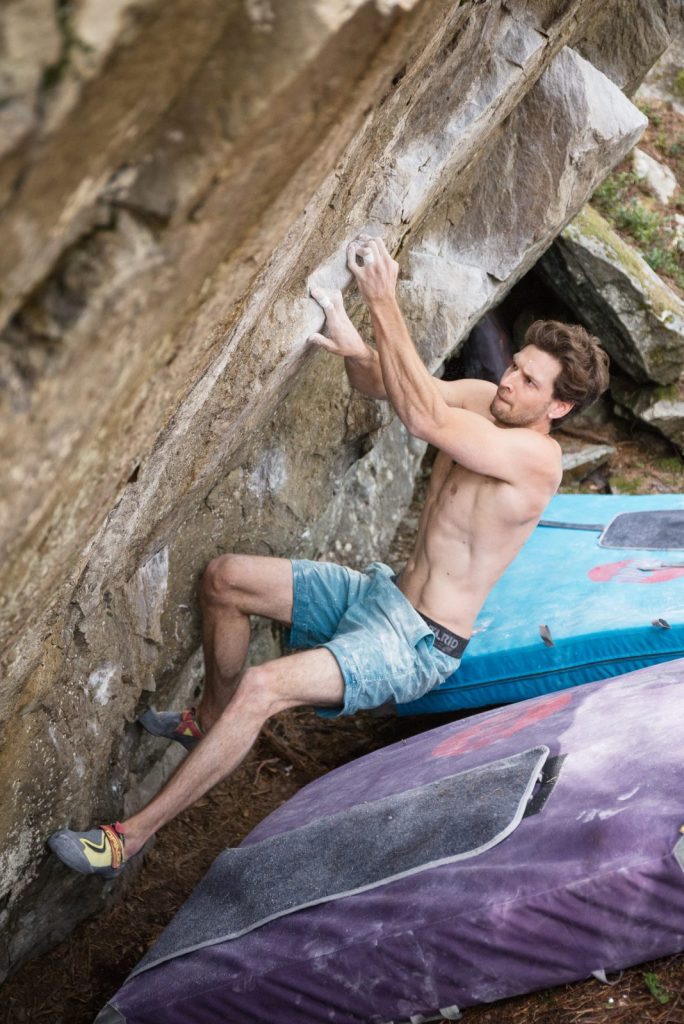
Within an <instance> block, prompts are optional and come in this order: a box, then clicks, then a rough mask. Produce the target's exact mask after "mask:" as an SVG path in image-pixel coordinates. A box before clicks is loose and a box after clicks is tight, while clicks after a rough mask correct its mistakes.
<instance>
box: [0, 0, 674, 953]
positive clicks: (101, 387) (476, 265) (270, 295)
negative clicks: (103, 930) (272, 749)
mask: <svg viewBox="0 0 684 1024" xmlns="http://www.w3.org/2000/svg"><path fill="white" fill-rule="evenodd" d="M29 7H31V10H32V18H33V21H32V25H33V26H34V27H33V28H32V30H31V31H30V32H29V31H28V30H27V27H26V26H27V21H26V17H27V13H26V12H27V11H28V8H29ZM59 10H60V11H62V13H63V15H64V16H63V18H62V20H61V21H56V20H55V9H54V8H53V7H52V6H51V5H49V4H47V3H43V2H42V0H31V3H30V4H26V3H23V0H22V3H21V4H20V3H19V2H18V0H15V2H14V3H10V4H9V5H6V6H5V7H4V8H3V10H2V11H1V12H0V25H1V27H2V32H0V37H2V38H3V39H6V40H7V39H9V40H10V44H9V47H8V52H7V53H6V54H5V55H4V57H3V63H2V77H0V82H1V83H2V88H3V89H4V90H5V92H4V98H5V99H6V101H7V102H6V103H4V104H3V105H2V107H1V108H0V116H2V117H4V118H6V123H7V125H8V129H7V136H6V138H7V139H9V141H8V142H7V144H6V149H5V152H4V157H3V161H2V163H1V164H0V196H1V197H2V198H1V201H2V203H3V213H4V218H5V224H4V229H3V238H4V239H6V244H3V247H2V250H1V251H0V264H1V266H0V273H1V274H2V277H3V283H2V294H1V300H0V311H1V315H2V318H3V321H2V322H3V323H4V324H5V329H4V334H3V336H2V340H0V372H2V376H3V384H4V387H3V389H2V391H0V401H1V402H2V406H1V407H0V408H1V411H0V415H2V417H3V420H4V422H3V427H4V430H3V445H2V449H1V450H0V466H1V469H2V471H3V479H4V480H5V481H7V482H9V486H8V487H6V488H5V489H4V492H3V494H2V496H1V498H0V530H1V537H2V559H0V575H1V577H2V580H1V584H2V585H1V586H0V595H1V596H0V602H1V603H2V604H1V606H2V614H3V621H2V635H1V637H0V651H1V652H2V679H3V687H2V692H1V693H0V717H1V719H2V727H3V739H4V743H3V748H2V753H1V754H0V791H1V792H2V794H3V822H4V825H5V833H4V835H3V837H2V839H1V841H0V864H1V870H0V879H1V880H2V883H1V884H2V890H1V892H0V899H1V900H2V902H0V921H1V923H2V929H3V932H2V940H1V941H2V944H1V945H0V966H1V967H2V970H3V971H7V970H10V969H11V968H12V967H13V966H15V965H16V964H17V963H18V962H20V961H21V959H22V958H25V957H26V956H27V955H29V954H30V953H31V952H35V951H37V950H38V949H39V948H41V947H44V946H45V945H46V944H49V943H51V942H54V941H56V940H57V939H58V938H59V937H60V935H61V934H63V932H64V930H66V929H67V928H68V927H70V925H71V923H72V922H73V920H74V919H75V918H76V917H78V916H82V915H83V914H85V913H87V912H90V911H92V910H93V909H95V908H96V907H97V906H98V905H100V902H101V898H102V887H101V886H100V884H99V883H98V882H97V881H96V880H83V879H74V878H73V877H70V876H68V874H67V873H66V872H65V871H62V870H61V868H60V867H59V866H58V865H55V863H54V862H52V861H51V860H49V859H48V858H47V857H46V855H45V852H44V841H45V838H46V836H47V835H48V834H49V833H50V832H51V831H53V830H54V829H55V828H58V827H61V826H63V825H65V824H69V825H71V826H72V827H85V826H86V825H88V824H90V823H91V822H92V821H93V820H111V819H112V818H116V817H117V816H119V815H120V814H121V813H122V810H123V809H124V807H125V811H126V813H130V812H131V811H132V810H133V809H134V808H135V806H138V805H139V802H140V801H141V800H143V799H146V798H147V797H148V796H149V792H150V787H149V785H147V784H146V783H145V776H146V773H147V772H149V771H150V768H151V762H152V756H153V754H152V745H151V744H149V743H147V742H146V741H141V737H140V735H139V730H138V728H137V727H136V726H134V725H133V724H132V723H133V720H134V718H135V714H136V710H137V709H139V708H140V707H141V706H142V705H144V704H146V703H148V702H149V700H150V698H149V692H150V691H154V690H156V691H157V692H156V695H155V698H154V699H155V701H156V702H157V703H158V705H159V706H166V705H170V704H172V703H173V702H175V700H177V699H184V698H185V697H186V696H187V695H188V693H190V692H191V691H192V689H193V687H194V686H195V685H196V684H197V682H198V680H199V677H200V675H201V660H200V659H199V658H198V654H197V644H198V612H197V603H196V597H195V587H196V582H197V580H198V578H199V576H200V574H201V572H202V569H203V567H204V565H205V564H206V562H207V561H208V560H209V559H210V558H211V557H213V556H214V555H216V554H218V553H220V552H223V551H229V550H237V551H251V552H255V553H262V554H278V555H287V556H291V555H306V556H310V557H317V556H326V557H327V556H329V555H330V553H332V554H333V555H334V556H335V557H341V558H344V560H346V561H348V562H350V563H351V564H363V563H364V562H365V561H367V560H369V559H370V558H377V557H382V555H383V553H384V550H385V549H386V547H387V545H388V543H389V540H390V539H391V536H392V534H393V532H394V529H395V526H396V523H397V521H398V519H399V517H400V515H401V512H402V511H403V509H404V508H405V507H406V505H407V504H408V501H409V499H410V495H411V492H412V489H413V481H414V476H415V472H416V468H417V465H418V463H419V461H420V457H421V454H422V446H421V445H420V444H419V443H417V442H415V441H414V440H412V439H410V438H408V437H407V435H406V432H405V431H404V429H403V427H402V426H401V424H399V423H397V422H396V421H395V420H393V418H392V416H391V415H390V410H388V409H387V408H386V407H384V408H383V407H382V406H381V405H379V404H378V403H374V402H371V401H368V400H366V399H364V398H362V397H361V396H359V395H357V394H352V393H351V392H350V389H349V386H348V384H347V382H346V378H345V376H344V372H343V368H342V366H341V365H340V364H339V363H338V362H337V361H336V360H335V359H333V358H332V357H330V356H328V355H326V354H324V353H320V352H316V353H313V352H312V351H311V350H310V348H309V347H308V345H307V342H306V339H307V337H308V336H309V334H310V333H311V332H312V331H313V330H318V329H319V328H320V326H321V322H322V315H321V312H320V309H319V308H318V307H317V306H316V304H315V303H314V302H313V301H312V300H311V299H310V298H308V295H307V283H308V281H310V280H311V279H315V280H318V281H323V282H327V283H329V284H337V285H339V286H341V287H343V288H345V289H348V286H349V278H350V275H349V273H348V271H347V270H346V268H345V263H344V253H345V248H346V244H347V242H348V241H349V240H350V239H351V238H352V237H353V236H354V235H355V234H356V233H358V232H359V231H360V230H362V229H366V230H370V231H371V232H378V233H380V234H382V236H383V237H384V239H385V241H386V243H387V244H388V246H389V247H390V249H391V250H392V251H393V252H395V253H397V254H398V258H399V260H400V263H401V266H402V280H401V285H400V292H401V301H402V304H403V306H404V309H405V310H406V314H407V319H408V321H409V324H410V327H411V330H412V332H413V335H414V337H415V338H416V340H417V342H418V343H419V347H420V349H421V352H422V354H423V356H424V358H425V361H426V363H427V364H428V365H429V366H430V367H431V369H433V370H436V369H437V368H438V367H439V365H440V363H441V362H442V361H443V360H444V358H445V357H446V355H447V354H449V353H450V352H452V351H453V350H454V349H455V348H456V347H457V346H458V344H459V343H460V341H461V340H462V339H463V338H464V337H465V335H466V334H467V332H468V331H469V329H470V328H471V327H472V325H473V324H474V323H475V322H476V321H477V320H478V319H479V318H480V317H481V316H482V315H483V313H484V312H486V311H487V310H488V309H489V308H491V307H492V306H494V305H496V303H497V302H498V301H499V300H500V299H501V298H502V297H503V295H504V294H505V292H506V291H507V290H508V289H509V288H510V287H511V286H512V284H513V283H514V282H515V281H516V280H517V279H518V278H519V277H520V276H521V275H522V274H524V273H525V272H526V271H527V270H528V269H529V268H530V267H531V266H532V265H533V264H534V263H535V261H536V260H537V259H538V258H539V256H540V255H541V254H542V253H543V252H544V250H545V249H546V248H547V247H548V246H549V245H550V244H551V242H552V240H553V238H554V237H555V236H556V235H557V234H558V232H559V231H561V230H562V229H563V227H564V225H565V224H566V223H567V222H568V221H569V220H570V219H571V218H572V217H573V216H574V215H575V214H576V213H577V211H578V210H579V209H580V208H581V206H582V205H583V203H584V202H585V201H586V198H587V197H588V195H589V194H590V193H591V192H592V190H593V189H594V188H595V186H596V185H597V183H598V182H599V181H600V180H601V178H602V177H603V176H604V175H605V173H606V172H607V170H608V169H609V168H610V167H611V166H612V165H613V164H615V163H616V162H618V161H619V160H620V159H622V157H623V156H624V155H625V154H626V153H627V152H628V151H629V150H630V149H631V148H632V146H633V145H634V144H635V143H636V141H637V140H638V138H639V135H640V133H641V131H642V129H643V126H644V118H643V117H642V115H641V114H640V113H639V112H638V111H637V110H636V109H635V108H634V107H633V106H632V105H631V103H630V102H629V101H628V100H627V99H626V98H625V96H624V95H623V94H622V92H621V91H620V90H619V88H618V87H617V86H616V85H614V84H613V83H612V82H611V81H610V79H609V78H607V77H606V76H605V75H604V74H603V73H602V72H601V71H600V70H597V68H596V67H595V66H593V65H592V64H591V63H589V62H588V61H587V60H585V59H584V58H583V57H582V56H580V55H579V54H578V52H576V50H575V49H573V45H574V44H575V43H578V44H579V43H581V44H582V47H583V51H584V52H585V53H587V52H588V49H587V47H589V46H590V43H591V40H592V38H594V37H593V36H592V31H594V29H593V28H592V26H593V25H594V21H595V5H594V4H593V3H592V2H590V0H562V2H561V0H558V2H556V0H525V2H523V0H513V2H510V0H509V2H507V3H505V4H504V3H503V2H500V0H491V2H490V3H488V4H486V5H482V4H480V3H475V2H470V0H466V2H465V3H462V4H458V5H454V4H451V3H447V2H445V0H422V2H419V0H413V2H412V0H403V2H401V3H399V2H396V3H394V2H392V0H383V2H381V0H377V2H376V3H371V2H363V0H352V2H349V0H338V2H332V0H331V2H327V3H320V2H318V0H316V2H314V0H297V2H295V0H290V2H285V3H281V4H271V3H269V2H268V0H264V2H258V3H257V2H252V0H247V2H245V3H238V2H228V3H226V2H225V0H222V2H221V3H219V2H218V0H193V2H192V3H190V2H189V0H171V2H168V0H167V2H166V3H164V4H162V3H160V2H158V0H146V2H145V3H140V2H136V3H135V4H133V3H129V2H127V0H119V2H117V3H115V4H111V3H110V4H101V3H100V2H98V0H81V2H74V3H73V4H69V5H64V9H63V8H62V7H61V6H60V8H59ZM671 14H672V12H671V10H670V9H669V8H668V7H667V5H664V4H659V3H656V2H653V3H641V4H639V5H638V6H637V7H636V8H635V13H634V17H633V19H631V22H630V26H631V28H630V30H631V32H632V34H633V35H632V36H630V45H631V47H632V50H630V53H631V52H633V51H638V53H639V60H640V62H641V64H640V66H642V65H643V66H644V67H646V66H649V65H650V64H651V63H653V61H654V60H655V59H656V57H657V56H658V54H659V52H660V48H662V47H661V44H662V43H663V39H662V38H661V35H659V34H658V33H657V32H656V33H655V35H653V34H652V33H649V32H643V33H642V32H641V29H642V27H643V25H644V24H647V25H649V26H650V25H652V24H653V23H654V19H655V21H657V22H658V25H660V26H661V28H662V29H663V32H665V29H666V26H667V24H668V18H670V16H671ZM36 26H38V28H36ZM597 31H598V30H597ZM655 37H657V45H655V44H654V38H655ZM596 38H598V36H597V37H596ZM639 40H641V42H639ZM623 41H624V40H623ZM601 45H603V44H601ZM6 46H7V43H6ZM84 47H85V48H84ZM616 60H617V58H616ZM618 63H619V61H618ZM606 68H607V70H609V71H610V67H608V65H606ZM75 156H77V158H75ZM348 301H349V305H350V310H351V312H352V315H353V316H354V318H355V319H356V320H357V322H358V323H359V324H360V325H361V328H362V329H363V327H364V320H363V313H362V311H361V310H360V309H359V308H358V301H357V300H356V299H355V297H354V295H353V294H351V293H350V294H349V296H348ZM668 365H669V364H668ZM669 372H670V371H669V369H668V371H667V373H668V374H669ZM267 649H268V644H267V643H266V642H263V643H262V644H261V650H262V651H266V650H267ZM154 749H155V752H157V751H158V748H157V747H155V748H154ZM154 756H159V755H158V753H155V755H154ZM161 774H162V772H161V770H160V769H159V768H157V769H156V774H155V775H154V776H153V777H152V778H153V780H154V781H155V782H156V781H158V780H159V779H160V778H161ZM76 893H77V894H78V899H75V898H74V895H75V894H76ZM74 905H77V909H76V910H74V909H73V908H74ZM48 908H51V910H52V911H57V910H59V913H58V914H57V913H55V912H51V913H50V914H49V915H48V914H47V913H46V911H47V909H48ZM55 919H56V920H58V921H59V922H60V923H59V924H58V925H56V924H55V923H54V922H55Z"/></svg>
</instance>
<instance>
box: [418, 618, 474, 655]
mask: <svg viewBox="0 0 684 1024" xmlns="http://www.w3.org/2000/svg"><path fill="white" fill-rule="evenodd" d="M416 610H417V609H416ZM418 614H419V615H420V617H421V619H423V621H424V622H425V624H426V625H427V626H429V627H430V629H431V630H432V632H433V633H434V634H435V647H436V648H437V650H438V651H441V652H442V653H443V654H450V655H451V657H452V658H462V657H463V652H464V651H465V649H466V647H467V646H468V641H467V640H466V639H465V637H462V636H459V635H458V633H452V632H451V630H450V629H447V628H446V626H440V624H439V622H435V620H434V619H431V618H429V617H428V616H427V615H423V613H422V612H418Z"/></svg>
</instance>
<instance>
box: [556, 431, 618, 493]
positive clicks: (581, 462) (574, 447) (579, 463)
mask: <svg viewBox="0 0 684 1024" xmlns="http://www.w3.org/2000/svg"><path fill="white" fill-rule="evenodd" d="M562 448H563V483H564V484H566V483H570V482H571V481H575V480H583V479H584V477H585V476H588V475H589V473H592V472H593V471H594V470H595V469H598V468H599V467H600V466H603V465H604V464H605V463H606V462H608V460H609V459H610V458H611V456H613V455H615V454H616V452H617V449H615V448H613V446H612V445H610V444H586V443H583V442H581V441H565V440H564V441H563V442H562Z"/></svg>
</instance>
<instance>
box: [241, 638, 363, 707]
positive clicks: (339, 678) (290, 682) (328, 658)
mask: <svg viewBox="0 0 684 1024" xmlns="http://www.w3.org/2000/svg"><path fill="white" fill-rule="evenodd" d="M260 669H261V671H262V672H263V671H264V670H265V671H266V673H267V674H268V676H269V690H270V691H271V692H272V693H273V694H274V695H277V700H278V707H277V708H276V709H275V710H277V711H284V710H286V709H287V708H292V707H297V706H298V705H300V704H313V705H315V706H316V707H324V708H330V707H341V706H342V704H343V703H344V687H345V683H344V678H343V675H342V672H341V670H340V666H339V665H338V663H337V661H336V659H335V658H334V657H333V655H332V654H331V653H330V651H328V650H326V649H325V648H324V647H318V648H316V650H313V651H298V652H297V653H296V654H290V655H288V656H287V657H285V658H277V659H276V660H275V661H271V662H268V663H267V664H266V665H262V666H260ZM257 671H258V670H257Z"/></svg>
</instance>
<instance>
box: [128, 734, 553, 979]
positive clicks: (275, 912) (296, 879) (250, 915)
mask: <svg viewBox="0 0 684 1024" xmlns="http://www.w3.org/2000/svg"><path fill="white" fill-rule="evenodd" d="M548 754H549V750H548V747H545V746H539V747H533V748H532V749H530V750H526V751H524V752H522V753H520V754H515V755H513V756H511V757H507V758H502V759H500V760H498V761H492V762H490V763H489V764H485V765H482V766H481V767H478V768H473V769H470V770H469V771H464V772H459V773H458V774H455V775H449V776H446V777H445V778H441V779H438V780H436V781H434V782H429V783H428V784H427V785H424V786H419V787H417V788H414V789H409V790H405V791H403V792H400V793H394V794H393V795H391V796H386V797H383V798H382V799H380V800H374V801H372V802H368V803H363V804H356V805H354V806H352V807H350V808H348V809H346V810H344V811H340V812H338V813H336V814H331V815H329V816H327V817H323V818H319V819H318V820H316V821H313V822H310V823H308V824H306V825H303V826H302V827H301V828H298V829H294V830H291V831H289V832H284V833H282V834H280V835H275V836H271V837H269V838H267V839H263V840H261V842H257V843H253V844H251V845H246V846H240V847H237V848H236V849H228V850H225V851H224V852H223V853H222V854H220V855H219V857H218V858H217V859H216V861H215V862H214V864H213V865H212V867H211V868H210V870H209V872H208V873H207V875H206V876H205V878H204V880H203V881H202V882H201V883H200V884H199V885H198V887H197V888H196V889H195V891H194V893H193V894H192V895H191V897H190V899H189V900H188V901H187V902H186V903H185V905H184V906H183V907H182V908H181V910H180V911H179V913H178V914H177V915H176V916H175V918H174V919H173V921H172V922H171V924H170V925H169V927H168V928H167V929H166V931H165V932H164V933H163V934H162V936H161V937H160V939H159V940H158V942H157V943H156V945H155V946H154V947H153V948H152V950H151V951H150V952H149V953H148V954H147V956H146V957H145V958H144V959H143V960H142V961H141V963H140V964H139V965H138V966H137V967H136V969H135V970H134V971H133V974H132V975H131V976H134V975H136V974H140V973H141V972H142V971H146V970H149V969H150V968H151V967H154V966H155V965H156V964H159V963H161V962H163V961H165V960H169V959H171V958H173V957H177V956H180V955H181V954H183V953H189V952H191V951H192V950H196V949H199V948H201V947H203V946H210V945H214V944H216V943H219V942H224V941H226V940H229V939H235V938H238V937H239V936H240V935H244V934H245V933H246V932H249V931H251V930H253V929H254V928H258V927H259V926H260V925H263V924H266V922H268V921H272V920H274V919H275V918H278V917H282V916H284V915H286V914H291V913H293V912H294V911H296V910H301V909H303V908H305V907H310V906H314V905H316V904H319V903H325V902H328V901H330V900H336V899H340V898H342V897H344V896H351V895H353V894H355V893H360V892H363V891H365V890H367V889H372V888H375V887H376V886H380V885H385V884H387V883H388V882H392V881H394V880H396V879H399V878H405V877H406V876H408V875H411V874H414V873H416V872H420V871H425V870H427V869H428V868H436V867H439V866H440V865H442V864H448V863H451V862H453V861H457V860H461V859H465V858H469V857H475V856H477V855H478V854H481V853H483V852H484V851H485V850H488V849H490V848H491V847H492V846H495V845H496V844H497V843H500V842H501V841H502V840H503V839H505V838H506V836H508V835H510V833H511V832H512V831H513V830H514V829H515V828H516V827H517V826H518V824H519V822H520V820H521V818H522V816H523V813H524V811H525V807H526V805H527V801H528V799H529V798H530V796H531V794H532V790H533V788H534V785H535V782H536V780H537V777H538V776H539V774H540V772H541V769H542V767H543V765H544V762H545V761H546V758H547V757H548Z"/></svg>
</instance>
